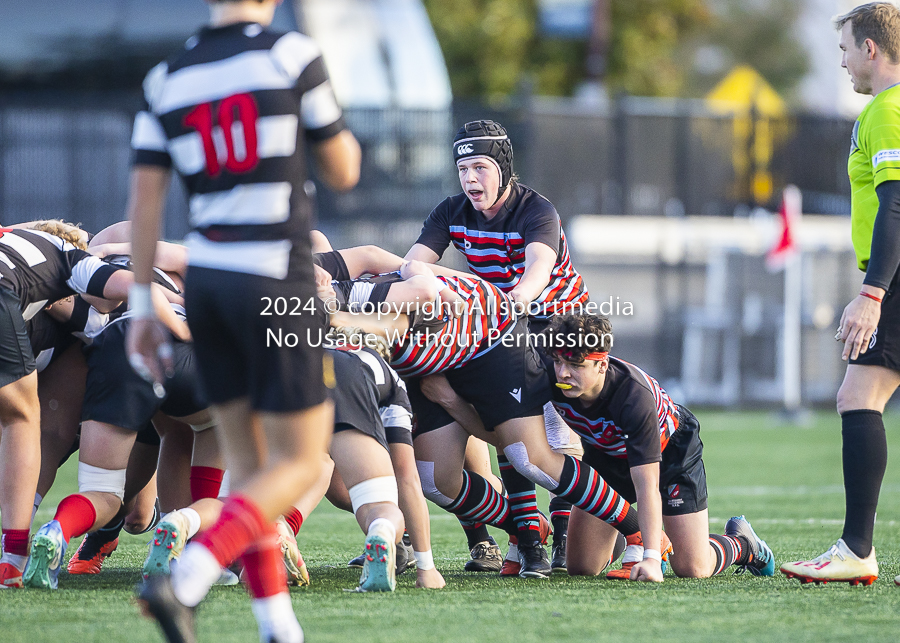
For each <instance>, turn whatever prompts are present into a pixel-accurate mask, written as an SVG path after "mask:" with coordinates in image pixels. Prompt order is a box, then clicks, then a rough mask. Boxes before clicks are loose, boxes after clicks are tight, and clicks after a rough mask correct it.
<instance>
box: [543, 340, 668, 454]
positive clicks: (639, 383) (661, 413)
mask: <svg viewBox="0 0 900 643" xmlns="http://www.w3.org/2000/svg"><path fill="white" fill-rule="evenodd" d="M548 371H549V375H550V379H551V381H552V382H553V383H554V384H555V383H556V374H555V372H554V370H553V368H552V367H550V368H548ZM553 406H554V407H555V408H556V410H557V411H559V414H560V415H562V417H563V419H564V420H565V421H566V424H568V425H569V426H570V427H571V428H572V430H573V431H575V432H576V433H577V434H578V435H580V436H581V439H582V441H583V442H584V445H585V446H586V447H589V448H591V447H593V448H595V449H600V450H601V451H603V452H605V453H606V454H607V455H611V456H613V457H615V458H627V459H628V464H629V466H632V467H636V466H640V465H642V464H650V463H652V462H660V461H662V450H663V449H665V448H666V444H667V443H668V441H669V438H670V437H671V436H672V434H673V433H675V430H676V429H677V428H678V410H677V408H676V406H675V403H674V402H673V401H672V400H671V398H670V397H669V396H668V394H667V393H666V392H665V391H664V390H663V388H662V387H661V386H660V385H659V383H658V382H657V381H656V380H655V379H653V378H652V377H650V376H649V375H647V373H645V372H644V371H642V370H641V369H639V368H638V367H637V366H635V365H634V364H629V363H628V362H625V361H623V360H620V359H618V358H615V357H612V356H610V357H609V369H608V370H607V371H606V381H605V382H604V384H603V389H602V390H601V391H600V396H599V397H598V398H597V399H596V400H594V403H593V404H591V405H590V406H588V407H585V406H584V405H582V404H581V402H579V401H578V400H577V399H573V398H568V397H566V396H565V395H563V394H562V391H560V390H559V389H558V388H557V387H556V386H554V387H553Z"/></svg>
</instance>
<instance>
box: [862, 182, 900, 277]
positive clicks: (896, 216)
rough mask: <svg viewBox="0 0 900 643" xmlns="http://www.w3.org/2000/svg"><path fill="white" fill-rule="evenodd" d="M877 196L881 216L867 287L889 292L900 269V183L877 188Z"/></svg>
mask: <svg viewBox="0 0 900 643" xmlns="http://www.w3.org/2000/svg"><path fill="white" fill-rule="evenodd" d="M875 193H876V194H877V195H878V214H876V215H875V225H874V226H873V228H872V251H871V254H870V255H869V265H868V266H867V267H866V278H865V279H864V280H863V283H864V284H866V285H868V286H875V287H877V288H884V289H885V290H888V288H889V287H890V285H891V282H892V281H893V280H894V275H895V274H896V272H897V267H898V266H900V181H885V182H884V183H882V184H881V185H879V186H878V187H876V188H875Z"/></svg>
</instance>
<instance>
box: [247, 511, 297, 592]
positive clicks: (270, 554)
mask: <svg viewBox="0 0 900 643" xmlns="http://www.w3.org/2000/svg"><path fill="white" fill-rule="evenodd" d="M241 562H243V563H244V579H245V580H246V582H247V591H248V592H250V596H252V597H253V598H266V597H268V596H274V595H275V594H280V593H281V592H283V591H284V590H285V587H286V586H287V572H285V569H284V561H283V560H282V555H281V547H280V546H279V545H278V536H277V534H276V533H275V530H274V529H273V528H270V530H269V532H268V533H266V534H265V535H264V536H263V537H262V538H259V539H257V540H256V541H255V542H254V543H253V544H252V545H250V546H249V547H248V548H247V549H246V551H244V553H243V555H241Z"/></svg>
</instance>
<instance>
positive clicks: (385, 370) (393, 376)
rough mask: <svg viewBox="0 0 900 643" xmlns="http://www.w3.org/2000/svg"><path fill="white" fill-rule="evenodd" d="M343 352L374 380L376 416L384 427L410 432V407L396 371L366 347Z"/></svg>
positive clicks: (402, 383)
mask: <svg viewBox="0 0 900 643" xmlns="http://www.w3.org/2000/svg"><path fill="white" fill-rule="evenodd" d="M345 352H348V353H349V354H350V355H353V356H354V357H356V358H357V359H359V360H360V361H361V362H362V363H363V364H365V365H366V366H368V367H369V368H368V370H369V371H370V373H371V375H372V377H373V378H374V380H375V390H376V392H377V395H378V414H379V415H380V416H381V423H382V424H383V425H384V427H385V428H392V427H393V428H398V429H406V430H407V431H412V405H410V403H409V396H408V395H407V393H406V384H405V383H404V382H403V380H401V379H400V376H398V375H397V373H396V371H394V369H392V368H391V367H390V366H388V363H387V362H385V361H384V359H382V357H381V355H379V354H378V353H377V352H376V351H375V350H373V349H371V348H369V347H367V346H365V347H362V348H360V349H357V350H352V351H345Z"/></svg>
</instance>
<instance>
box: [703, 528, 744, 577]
mask: <svg viewBox="0 0 900 643" xmlns="http://www.w3.org/2000/svg"><path fill="white" fill-rule="evenodd" d="M748 545H749V543H747V539H746V538H744V537H743V536H737V537H735V536H722V535H720V534H710V535H709V546H710V547H712V549H713V551H714V552H715V554H716V569H715V570H714V571H713V573H712V575H713V576H716V575H718V574H721V573H722V572H723V571H725V570H726V569H728V568H729V567H731V566H732V565H743V564H744V563H746V562H747V559H748V558H749V556H750V547H749V546H748Z"/></svg>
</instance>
